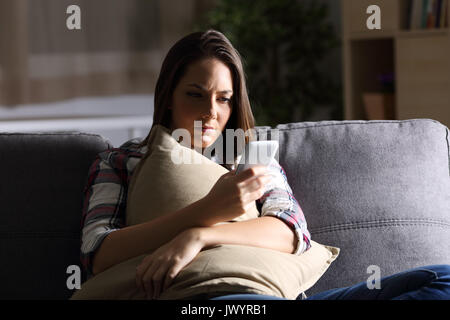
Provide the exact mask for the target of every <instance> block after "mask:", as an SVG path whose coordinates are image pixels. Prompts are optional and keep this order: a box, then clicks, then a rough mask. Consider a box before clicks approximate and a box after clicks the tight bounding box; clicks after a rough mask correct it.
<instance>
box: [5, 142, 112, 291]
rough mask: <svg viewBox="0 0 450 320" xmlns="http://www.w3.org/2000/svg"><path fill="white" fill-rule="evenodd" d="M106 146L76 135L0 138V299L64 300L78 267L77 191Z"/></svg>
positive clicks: (79, 212) (80, 205) (78, 227)
mask: <svg viewBox="0 0 450 320" xmlns="http://www.w3.org/2000/svg"><path fill="white" fill-rule="evenodd" d="M108 146H109V144H108V143H107V142H106V141H105V140H103V138H101V137H100V136H98V135H92V134H81V133H80V134H77V133H73V134H71V133H64V134H63V133H61V134H58V133H50V134H6V133H2V134H0V168H1V172H2V179H1V182H0V197H1V199H2V203H3V205H2V208H1V209H0V210H1V213H0V214H1V223H0V253H1V256H0V260H1V264H0V283H1V286H0V299H66V298H69V297H70V296H71V295H72V293H73V291H72V290H69V289H68V288H67V285H66V280H67V278H68V277H69V276H70V275H71V274H72V273H69V274H68V273H66V271H67V268H68V267H69V266H70V265H75V266H80V230H81V228H80V224H81V208H82V190H83V187H84V185H85V184H86V179H87V173H88V169H89V167H90V165H91V164H92V162H93V161H94V158H95V156H96V154H97V153H99V152H100V151H102V150H105V149H107V148H108Z"/></svg>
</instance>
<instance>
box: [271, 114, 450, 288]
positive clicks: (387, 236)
mask: <svg viewBox="0 0 450 320" xmlns="http://www.w3.org/2000/svg"><path fill="white" fill-rule="evenodd" d="M276 128H277V129H279V140H280V149H279V161H280V164H281V166H282V167H283V168H284V170H285V171H286V174H287V178H288V182H289V184H290V186H291V187H292V189H293V192H294V196H295V198H296V199H297V201H298V202H299V204H300V206H301V208H302V210H303V212H304V214H305V217H306V220H307V223H308V229H309V231H310V232H311V237H312V239H313V240H315V241H317V242H319V243H322V244H327V245H332V246H336V247H339V248H341V253H340V256H339V257H338V258H337V260H336V261H335V262H334V263H333V264H332V265H331V267H330V268H329V269H328V271H327V272H326V273H325V275H324V276H323V277H322V278H321V279H320V280H319V281H318V282H317V283H316V285H315V286H313V287H312V288H311V289H310V290H309V291H308V292H307V293H306V294H307V295H311V294H314V293H317V292H320V291H324V290H327V289H331V288H336V287H342V286H349V285H353V284H356V283H358V282H363V281H367V280H368V278H369V277H370V276H371V275H375V272H378V271H380V275H381V277H383V276H387V275H390V274H393V273H396V272H400V271H403V270H406V269H408V268H413V267H417V266H425V265H430V264H441V263H446V264H448V263H450V250H449V248H450V151H449V150H450V147H449V129H448V128H447V127H445V126H444V125H442V124H440V123H439V122H437V121H434V120H429V119H413V120H404V121H321V122H304V123H291V124H281V125H278V126H277V127H276ZM372 265H373V266H375V267H373V269H371V268H372V267H371V268H369V267H370V266H372ZM377 267H378V268H379V269H376V268H377Z"/></svg>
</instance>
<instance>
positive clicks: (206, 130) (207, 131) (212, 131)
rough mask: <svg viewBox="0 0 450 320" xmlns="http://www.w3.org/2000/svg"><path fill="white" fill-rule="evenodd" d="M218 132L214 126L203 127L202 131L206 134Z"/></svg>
mask: <svg viewBox="0 0 450 320" xmlns="http://www.w3.org/2000/svg"><path fill="white" fill-rule="evenodd" d="M215 132H216V130H214V129H212V128H202V133H204V134H214V133H215Z"/></svg>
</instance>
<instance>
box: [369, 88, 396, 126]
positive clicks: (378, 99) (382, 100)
mask: <svg viewBox="0 0 450 320" xmlns="http://www.w3.org/2000/svg"><path fill="white" fill-rule="evenodd" d="M363 102H364V109H365V111H366V117H367V120H394V119H395V108H394V104H395V95H394V94H392V93H363Z"/></svg>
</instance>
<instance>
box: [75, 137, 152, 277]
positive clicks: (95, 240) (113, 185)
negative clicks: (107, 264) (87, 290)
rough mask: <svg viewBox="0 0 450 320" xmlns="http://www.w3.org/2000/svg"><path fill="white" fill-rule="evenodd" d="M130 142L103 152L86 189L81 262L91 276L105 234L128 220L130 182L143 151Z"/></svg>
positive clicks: (89, 174)
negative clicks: (127, 207) (126, 213)
mask: <svg viewBox="0 0 450 320" xmlns="http://www.w3.org/2000/svg"><path fill="white" fill-rule="evenodd" d="M134 147H135V144H133V143H131V142H128V143H126V144H124V145H123V146H121V147H120V148H114V149H110V150H107V151H104V152H102V153H100V154H99V155H98V156H97V157H96V159H95V161H94V163H93V164H92V165H91V167H90V169H89V173H88V181H87V183H86V187H85V189H84V193H83V194H84V197H83V211H82V219H81V228H82V231H81V256H80V258H81V264H82V266H83V267H84V269H85V271H86V274H87V276H88V278H90V277H91V276H92V275H93V272H92V262H93V258H94V255H95V253H96V251H97V249H98V248H99V247H100V245H101V243H102V242H103V240H104V239H105V237H106V236H107V235H108V234H109V233H111V232H113V231H116V230H118V229H120V228H123V227H124V226H125V223H126V217H125V212H126V201H127V192H128V183H129V179H130V178H131V175H132V171H133V170H134V168H135V166H136V164H137V163H138V161H139V159H140V158H141V157H142V155H143V153H141V152H140V150H139V149H136V148H134Z"/></svg>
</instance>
